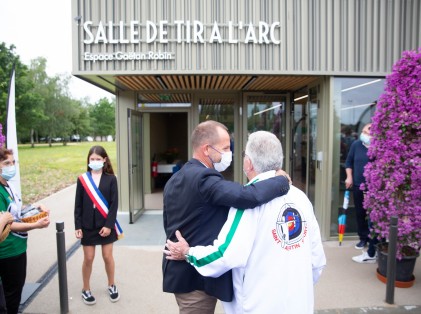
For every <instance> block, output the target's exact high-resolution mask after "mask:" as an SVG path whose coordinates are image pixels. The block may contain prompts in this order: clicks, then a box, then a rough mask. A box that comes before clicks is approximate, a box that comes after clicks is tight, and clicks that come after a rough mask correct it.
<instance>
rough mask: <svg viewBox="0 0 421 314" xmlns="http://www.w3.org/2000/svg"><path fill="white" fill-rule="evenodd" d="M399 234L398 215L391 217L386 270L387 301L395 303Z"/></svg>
mask: <svg viewBox="0 0 421 314" xmlns="http://www.w3.org/2000/svg"><path fill="white" fill-rule="evenodd" d="M397 235H398V217H396V216H392V217H390V227H389V247H388V253H387V270H386V277H387V282H386V302H387V303H389V304H393V303H394V297H395V277H396V241H397Z"/></svg>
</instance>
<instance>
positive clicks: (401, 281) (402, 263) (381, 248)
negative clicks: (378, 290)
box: [377, 243, 419, 288]
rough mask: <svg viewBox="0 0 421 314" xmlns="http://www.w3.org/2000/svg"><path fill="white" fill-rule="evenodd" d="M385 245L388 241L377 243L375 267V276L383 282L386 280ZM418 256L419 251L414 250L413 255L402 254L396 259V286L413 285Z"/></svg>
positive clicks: (386, 254) (406, 286) (386, 255)
mask: <svg viewBox="0 0 421 314" xmlns="http://www.w3.org/2000/svg"><path fill="white" fill-rule="evenodd" d="M387 246H388V243H379V244H378V245H377V256H378V259H377V262H378V266H379V268H377V278H378V279H379V280H380V281H382V282H384V283H386V281H387V278H386V275H387V257H388V253H387ZM418 256H419V253H418V252H415V254H414V255H413V256H404V257H403V258H402V259H401V260H398V259H397V260H396V278H395V286H396V287H398V288H409V287H412V286H413V285H414V282H415V277H414V275H413V273H414V268H415V263H416V261H417V257H418Z"/></svg>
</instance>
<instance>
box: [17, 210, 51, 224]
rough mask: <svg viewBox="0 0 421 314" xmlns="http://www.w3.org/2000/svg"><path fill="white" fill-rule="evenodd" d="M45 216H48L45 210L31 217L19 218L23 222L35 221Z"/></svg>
mask: <svg viewBox="0 0 421 314" xmlns="http://www.w3.org/2000/svg"><path fill="white" fill-rule="evenodd" d="M47 216H48V213H47V212H40V213H39V214H36V215H33V216H31V217H25V218H21V220H22V221H23V222H37V221H38V220H40V219H41V218H44V217H47Z"/></svg>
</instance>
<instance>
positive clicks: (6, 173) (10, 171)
mask: <svg viewBox="0 0 421 314" xmlns="http://www.w3.org/2000/svg"><path fill="white" fill-rule="evenodd" d="M15 175H16V167H15V166H7V167H3V168H2V169H1V177H2V178H3V179H5V180H6V181H9V180H10V179H11V178H13V177H14V176H15Z"/></svg>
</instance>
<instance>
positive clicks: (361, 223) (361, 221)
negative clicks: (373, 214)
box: [353, 185, 370, 242]
mask: <svg viewBox="0 0 421 314" xmlns="http://www.w3.org/2000/svg"><path fill="white" fill-rule="evenodd" d="M353 192H354V206H355V215H356V217H357V232H358V236H359V237H360V240H361V241H366V242H368V240H369V234H370V231H369V229H368V219H367V211H366V210H365V209H364V207H363V201H364V193H363V191H361V190H360V187H359V186H356V185H354V191H353Z"/></svg>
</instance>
